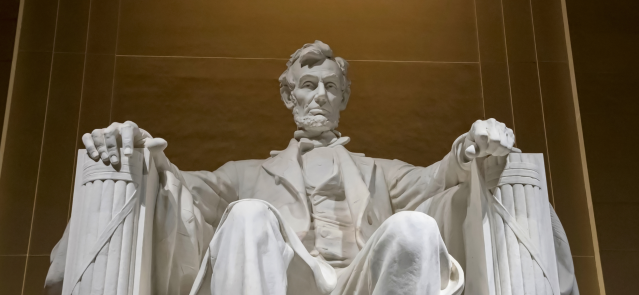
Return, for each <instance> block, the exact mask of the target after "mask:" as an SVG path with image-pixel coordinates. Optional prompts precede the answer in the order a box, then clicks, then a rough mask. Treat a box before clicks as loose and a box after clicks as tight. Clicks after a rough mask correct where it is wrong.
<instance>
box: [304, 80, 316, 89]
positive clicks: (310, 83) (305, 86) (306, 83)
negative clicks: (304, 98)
mask: <svg viewBox="0 0 639 295" xmlns="http://www.w3.org/2000/svg"><path fill="white" fill-rule="evenodd" d="M302 87H303V88H315V84H313V82H309V81H307V82H304V84H302Z"/></svg>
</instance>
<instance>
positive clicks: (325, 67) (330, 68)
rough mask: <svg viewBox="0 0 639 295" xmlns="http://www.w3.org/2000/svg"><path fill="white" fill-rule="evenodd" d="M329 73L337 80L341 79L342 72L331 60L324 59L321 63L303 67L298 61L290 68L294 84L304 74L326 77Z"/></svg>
mask: <svg viewBox="0 0 639 295" xmlns="http://www.w3.org/2000/svg"><path fill="white" fill-rule="evenodd" d="M331 73H335V74H336V75H337V76H338V77H339V78H341V77H342V70H341V69H340V68H339V65H337V63H336V62H335V61H334V60H331V59H324V60H323V61H322V62H321V63H317V64H315V65H311V66H308V65H306V66H303V67H302V66H301V64H300V61H299V59H298V60H296V61H295V63H294V64H293V66H292V67H291V74H292V75H293V80H294V81H295V82H297V81H298V80H299V78H300V77H302V76H303V75H306V74H310V75H321V76H326V75H328V74H331Z"/></svg>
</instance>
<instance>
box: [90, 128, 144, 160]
mask: <svg viewBox="0 0 639 295" xmlns="http://www.w3.org/2000/svg"><path fill="white" fill-rule="evenodd" d="M152 138H153V137H152V136H151V135H150V134H149V133H148V132H146V131H144V129H140V128H138V125H137V124H135V123H133V122H131V121H126V122H124V123H117V122H115V123H113V124H111V125H110V126H109V127H107V128H104V129H95V130H93V132H91V134H89V133H85V134H84V135H83V136H82V142H83V143H84V146H85V147H86V149H87V153H88V154H89V157H91V158H92V159H93V160H96V161H97V160H98V159H102V161H103V162H104V163H106V164H108V163H109V162H110V163H111V164H118V163H120V147H122V148H123V149H124V155H125V156H130V155H131V154H133V148H140V147H144V143H145V142H146V140H147V139H152Z"/></svg>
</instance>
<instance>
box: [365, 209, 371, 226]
mask: <svg viewBox="0 0 639 295" xmlns="http://www.w3.org/2000/svg"><path fill="white" fill-rule="evenodd" d="M372 215H373V212H371V211H368V214H366V221H368V225H373V216H372Z"/></svg>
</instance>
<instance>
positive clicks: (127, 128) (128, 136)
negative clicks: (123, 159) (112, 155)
mask: <svg viewBox="0 0 639 295" xmlns="http://www.w3.org/2000/svg"><path fill="white" fill-rule="evenodd" d="M132 123H133V122H131V121H126V122H124V123H123V124H122V125H120V136H121V138H122V149H123V151H124V155H125V156H130V155H132V154H133V142H134V132H135V130H134V128H135V129H137V126H136V125H135V124H134V123H133V124H132ZM138 132H139V131H138Z"/></svg>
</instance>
